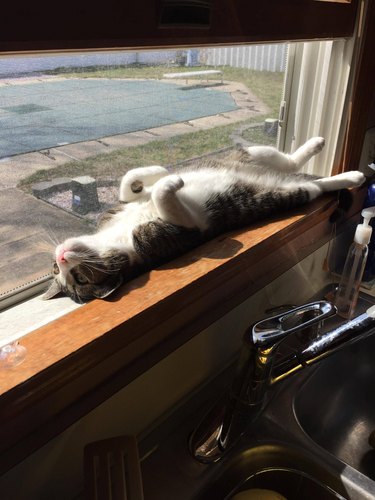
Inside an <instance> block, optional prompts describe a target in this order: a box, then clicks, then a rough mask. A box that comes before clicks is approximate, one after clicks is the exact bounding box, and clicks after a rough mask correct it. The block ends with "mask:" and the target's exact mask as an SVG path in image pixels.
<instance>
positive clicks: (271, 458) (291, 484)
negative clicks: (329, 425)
mask: <svg viewBox="0 0 375 500" xmlns="http://www.w3.org/2000/svg"><path fill="white" fill-rule="evenodd" d="M252 488H260V489H268V490H273V491H275V492H277V493H280V494H282V495H284V496H285V498H287V499H288V500H301V499H303V500H317V499H319V500H334V499H336V500H337V499H344V498H345V497H343V496H342V495H340V494H339V493H338V492H337V491H335V489H337V490H339V491H341V492H342V493H345V491H343V490H342V485H341V484H340V482H339V481H338V480H337V478H335V476H333V475H332V474H330V473H329V472H327V470H326V469H325V468H324V467H322V466H321V465H318V464H317V463H316V462H314V461H312V460H309V459H308V458H306V456H305V455H304V454H302V453H300V452H297V451H296V450H293V449H292V448H290V447H288V446H285V445H280V444H267V445H261V446H255V447H253V448H250V449H247V450H244V451H242V452H241V453H239V454H237V455H235V457H233V458H232V459H231V460H230V461H229V463H228V464H227V467H226V470H224V471H223V473H222V474H221V476H220V477H219V478H218V479H217V480H216V481H215V480H214V481H213V483H212V484H211V485H210V486H209V487H208V488H207V489H205V490H204V491H203V492H202V493H201V494H200V495H199V496H198V497H197V500H204V499H221V498H224V499H225V500H229V499H230V498H232V496H233V495H234V494H236V493H238V492H240V491H244V490H248V489H252Z"/></svg>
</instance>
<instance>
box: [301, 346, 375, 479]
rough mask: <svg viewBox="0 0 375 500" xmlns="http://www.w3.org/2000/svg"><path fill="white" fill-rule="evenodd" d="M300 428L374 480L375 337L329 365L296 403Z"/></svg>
mask: <svg viewBox="0 0 375 500" xmlns="http://www.w3.org/2000/svg"><path fill="white" fill-rule="evenodd" d="M294 408H295V414H296V417H297V420H298V421H299V423H300V425H301V427H302V428H303V429H304V431H305V432H306V433H307V434H308V435H309V436H310V437H311V439H313V440H314V441H315V442H316V443H318V444H319V445H320V446H322V447H323V448H324V449H326V450H328V451H329V452H330V453H332V454H333V455H335V456H336V457H338V458H339V459H340V460H342V461H344V462H345V463H347V464H349V465H351V466H352V467H354V468H355V469H357V470H358V471H360V472H362V473H363V474H365V475H367V476H368V477H370V478H372V479H373V480H375V450H374V449H373V448H372V447H371V446H370V445H369V443H368V438H369V436H370V434H371V432H372V431H374V430H375V337H374V336H372V337H370V338H368V339H366V340H364V341H362V342H359V343H357V344H355V345H353V346H348V348H346V349H344V350H343V351H341V352H340V353H338V354H336V355H335V356H333V357H332V358H330V359H327V360H325V362H324V363H322V364H321V366H319V368H318V369H317V370H316V372H315V373H314V374H313V375H312V376H311V377H310V378H309V379H308V380H307V382H306V383H305V384H303V385H302V387H301V388H300V389H299V391H298V393H297V396H296V398H295V402H294Z"/></svg>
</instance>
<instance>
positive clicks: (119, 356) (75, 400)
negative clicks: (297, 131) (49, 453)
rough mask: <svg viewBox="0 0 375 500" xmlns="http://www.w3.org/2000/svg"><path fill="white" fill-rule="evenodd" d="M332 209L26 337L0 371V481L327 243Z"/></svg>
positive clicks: (234, 244)
mask: <svg viewBox="0 0 375 500" xmlns="http://www.w3.org/2000/svg"><path fill="white" fill-rule="evenodd" d="M364 195H365V189H359V190H357V191H356V192H355V197H354V203H353V205H352V207H351V209H350V211H349V212H348V213H347V214H346V218H349V217H352V216H355V215H356V214H357V213H358V211H359V210H360V209H361V207H362V204H363V198H364ZM336 208H337V199H336V197H335V196H332V195H330V196H326V197H324V198H321V199H319V200H317V201H315V202H313V203H311V204H310V205H308V206H307V207H305V208H304V209H302V210H299V211H298V212H293V213H292V214H289V216H288V217H284V218H280V219H277V220H276V219H274V220H273V221H271V222H270V221H268V222H265V223H262V224H258V225H257V226H254V227H252V228H249V229H247V230H243V231H237V232H235V233H230V234H226V235H224V236H221V237H218V238H216V239H215V240H213V241H211V242H209V243H207V244H205V245H202V246H201V247H199V248H197V249H195V250H194V251H191V252H189V253H188V254H186V255H184V256H182V257H180V258H179V259H176V260H175V261H173V262H171V263H170V264H168V265H165V266H163V267H162V268H159V269H157V270H155V271H152V272H150V273H148V274H145V275H143V276H141V277H139V278H138V279H136V280H134V281H132V282H130V283H128V284H127V285H126V286H124V287H123V288H122V290H121V292H120V293H118V294H117V295H116V296H114V297H113V298H111V299H110V300H106V301H104V300H103V301H94V302H91V303H90V304H87V305H85V306H83V307H81V308H79V309H77V310H75V311H73V312H71V313H69V314H68V315H66V316H63V317H62V318H59V319H57V320H55V321H53V322H52V323H49V324H48V325H46V326H43V327H41V328H39V329H38V330H36V331H34V332H32V333H31V334H29V335H27V336H26V337H25V338H24V339H23V340H22V344H23V345H24V346H25V347H26V348H27V351H28V355H27V357H26V359H25V361H24V362H23V363H22V365H20V366H19V367H16V368H14V369H12V370H2V371H0V388H1V389H0V473H3V472H4V471H6V470H7V469H9V468H10V467H12V466H13V465H14V464H16V463H17V462H18V461H20V460H21V459H23V458H25V457H26V456H27V455H28V454H30V453H31V452H32V451H34V450H35V449H37V448H38V447H40V446H41V445H43V444H44V443H46V442H47V441H48V440H49V439H51V438H52V437H54V436H55V435H57V434H58V433H60V432H61V431H63V430H64V429H65V428H67V427H68V426H69V425H71V424H72V423H73V422H75V421H76V420H77V419H79V418H80V417H82V416H83V415H85V414H86V413H88V412H89V411H90V410H92V409H93V408H95V407H96V406H97V405H99V404H100V403H101V402H103V401H104V400H106V399H107V398H108V397H110V396H111V395H113V394H114V393H115V392H116V391H118V390H119V389H121V388H122V387H124V386H125V385H126V384H128V383H129V382H131V381H132V380H134V379H135V378H136V377H137V376H139V375H140V374H141V373H143V372H144V371H146V370H148V369H149V368H151V367H152V366H153V365H154V364H156V363H157V362H158V361H160V360H161V359H162V358H164V357H165V356H167V355H168V354H169V353H171V352H172V351H173V350H174V349H176V348H178V347H179V346H181V345H182V344H184V343H185V342H186V341H187V340H189V339H190V338H192V337H193V336H195V335H197V334H198V333H199V332H200V331H202V330H203V329H204V328H206V327H207V326H209V325H210V324H211V323H212V322H214V321H216V320H217V319H219V318H220V317H222V316H223V315H224V314H225V313H227V312H228V311H230V310H231V309H232V308H233V307H235V306H236V305H238V304H240V303H241V302H243V301H244V300H245V299H246V298H248V297H249V296H251V295H252V294H254V293H255V292H256V291H257V290H259V289H260V288H262V287H264V286H265V285H266V284H268V283H270V282H271V281H272V280H274V279H275V278H276V277H277V276H279V275H280V274H282V273H283V272H285V271H286V270H288V269H289V268H290V267H292V266H293V265H295V264H296V263H297V262H299V261H300V260H301V259H303V258H304V257H306V256H307V255H309V254H310V253H311V252H312V251H314V250H316V249H317V248H319V247H320V246H321V245H322V244H323V243H325V242H326V241H328V239H329V238H330V236H331V232H332V223H331V222H330V221H329V219H330V217H331V215H332V214H333V212H334V211H335V210H336ZM57 300H58V299H57Z"/></svg>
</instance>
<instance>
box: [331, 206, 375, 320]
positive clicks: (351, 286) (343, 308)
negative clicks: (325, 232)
mask: <svg viewBox="0 0 375 500" xmlns="http://www.w3.org/2000/svg"><path fill="white" fill-rule="evenodd" d="M362 217H363V223H362V224H358V226H357V229H356V232H355V235H354V241H353V243H352V244H351V245H350V248H349V251H348V255H347V257H346V261H345V265H344V269H343V272H342V276H341V280H340V284H339V286H338V289H337V292H336V296H335V306H336V307H337V313H338V314H339V315H340V316H342V317H343V318H348V319H350V318H351V317H352V315H353V313H354V309H355V306H356V304H357V299H358V294H359V287H360V285H361V281H362V276H363V271H364V269H365V265H366V260H367V254H368V244H369V241H370V239H371V233H372V227H371V226H370V224H369V222H370V220H371V219H372V217H375V207H370V208H365V209H364V210H362Z"/></svg>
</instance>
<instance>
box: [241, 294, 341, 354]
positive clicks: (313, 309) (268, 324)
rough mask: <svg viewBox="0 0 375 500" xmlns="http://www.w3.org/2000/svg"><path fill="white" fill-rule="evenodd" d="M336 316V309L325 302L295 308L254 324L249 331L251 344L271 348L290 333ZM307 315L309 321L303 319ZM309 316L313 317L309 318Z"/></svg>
mask: <svg viewBox="0 0 375 500" xmlns="http://www.w3.org/2000/svg"><path fill="white" fill-rule="evenodd" d="M334 314H336V307H335V306H334V305H333V304H332V303H331V302H328V301H326V300H320V301H317V302H311V303H309V304H305V305H303V306H299V307H295V308H294V309H291V310H289V311H286V312H283V313H281V314H278V315H276V316H272V317H270V318H266V319H263V320H261V321H258V323H255V325H254V326H253V328H252V330H251V334H252V338H253V342H254V344H255V345H258V346H261V347H271V346H273V345H275V344H276V343H278V342H280V341H281V340H283V339H284V338H285V337H287V336H288V335H289V334H290V333H294V332H298V331H300V330H303V329H304V328H307V327H309V326H311V325H314V324H316V323H320V322H321V321H323V320H324V319H326V318H329V317H330V316H333V315H334ZM306 315H308V318H309V319H307V320H306V319H304V318H305V316H306ZM311 316H313V317H312V318H311Z"/></svg>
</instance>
